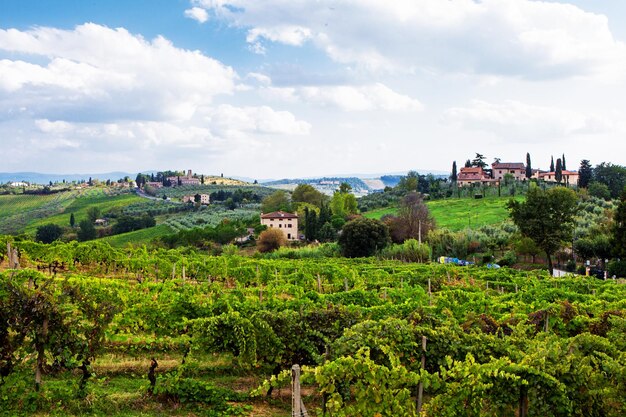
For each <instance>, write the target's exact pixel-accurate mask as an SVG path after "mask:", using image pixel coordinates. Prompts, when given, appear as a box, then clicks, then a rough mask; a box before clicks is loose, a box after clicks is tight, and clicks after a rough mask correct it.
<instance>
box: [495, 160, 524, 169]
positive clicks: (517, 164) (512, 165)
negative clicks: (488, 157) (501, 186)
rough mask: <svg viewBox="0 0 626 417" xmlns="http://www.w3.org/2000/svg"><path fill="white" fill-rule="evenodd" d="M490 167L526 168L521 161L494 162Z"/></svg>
mask: <svg viewBox="0 0 626 417" xmlns="http://www.w3.org/2000/svg"><path fill="white" fill-rule="evenodd" d="M491 167H492V168H493V169H526V167H525V166H524V164H523V163H521V162H494V163H493V164H491Z"/></svg>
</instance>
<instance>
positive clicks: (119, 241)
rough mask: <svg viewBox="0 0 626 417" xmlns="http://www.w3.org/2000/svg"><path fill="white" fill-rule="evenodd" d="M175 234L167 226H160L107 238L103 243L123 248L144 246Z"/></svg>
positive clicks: (103, 239)
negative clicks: (156, 239) (128, 245)
mask: <svg viewBox="0 0 626 417" xmlns="http://www.w3.org/2000/svg"><path fill="white" fill-rule="evenodd" d="M170 233H173V230H172V229H171V228H170V227H169V226H168V225H166V224H160V225H158V226H155V227H149V228H147V229H141V230H135V231H134V232H128V233H122V234H119V235H115V236H107V237H105V238H102V241H104V242H107V243H109V244H110V245H111V246H114V247H117V248H121V247H124V246H126V245H127V244H129V243H130V244H132V245H135V246H137V245H142V244H148V243H150V241H152V240H153V239H155V238H157V237H160V236H164V235H167V234H170Z"/></svg>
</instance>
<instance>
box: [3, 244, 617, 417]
mask: <svg viewBox="0 0 626 417" xmlns="http://www.w3.org/2000/svg"><path fill="white" fill-rule="evenodd" d="M0 244H2V247H5V246H6V242H4V241H2V239H1V238H0ZM12 245H13V247H15V248H16V249H17V252H18V253H19V263H20V268H21V269H19V270H8V269H5V270H4V272H2V274H1V275H0V314H2V315H3V320H2V321H1V322H0V323H2V324H1V325H2V326H3V327H1V328H0V339H2V340H0V349H2V350H1V351H0V375H1V379H0V409H2V410H7V412H8V413H9V414H11V415H15V414H20V413H22V414H29V413H37V415H83V414H90V415H91V414H107V415H207V416H231V415H233V416H252V415H254V416H259V415H266V416H270V415H271V416H289V415H291V414H290V395H291V394H290V390H289V389H288V383H289V369H290V368H291V365H292V364H295V363H297V364H300V365H301V366H302V367H303V377H302V382H303V386H302V391H303V394H304V403H305V404H306V407H307V409H308V410H309V413H310V415H315V416H322V415H326V416H333V417H338V416H372V417H373V416H417V415H420V414H419V413H418V409H419V408H421V413H422V414H421V415H424V416H520V417H521V416H623V415H625V413H626V399H625V397H624V392H625V389H626V368H625V366H626V338H625V337H624V335H625V334H626V315H625V313H626V286H624V282H622V281H614V280H608V281H601V280H595V279H588V278H581V277H576V278H574V277H567V278H550V277H548V276H547V275H545V274H544V273H541V272H523V271H515V270H508V269H505V268H503V269H500V270H489V269H481V268H477V267H469V268H461V267H456V266H450V265H432V264H431V265H424V264H410V263H401V262H395V261H379V260H375V259H373V258H368V259H360V260H350V259H342V258H322V259H314V260H288V259H272V260H268V259H256V258H249V257H241V256H238V255H236V254H234V253H233V252H231V254H230V255H225V256H221V257H213V256H207V255H204V254H201V253H198V252H195V251H192V250H189V249H181V250H164V249H157V250H154V251H148V250H146V249H145V248H138V249H130V248H126V249H114V248H112V247H110V246H109V245H107V244H105V243H103V242H92V243H84V244H78V243H76V242H73V243H68V244H61V243H56V244H53V245H43V244H38V243H33V242H28V241H16V242H12ZM9 262H10V260H9V259H7V257H6V256H4V259H3V260H2V267H3V268H6V267H7V266H9ZM37 270H39V271H37Z"/></svg>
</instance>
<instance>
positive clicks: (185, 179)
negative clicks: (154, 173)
mask: <svg viewBox="0 0 626 417" xmlns="http://www.w3.org/2000/svg"><path fill="white" fill-rule="evenodd" d="M167 181H168V182H169V183H170V184H171V186H172V187H177V186H179V185H200V179H199V178H196V177H194V176H193V172H192V171H191V170H188V171H187V175H184V176H176V177H167ZM146 185H148V186H150V187H152V188H162V187H163V183H162V182H160V181H147V182H146ZM206 204H208V203H206Z"/></svg>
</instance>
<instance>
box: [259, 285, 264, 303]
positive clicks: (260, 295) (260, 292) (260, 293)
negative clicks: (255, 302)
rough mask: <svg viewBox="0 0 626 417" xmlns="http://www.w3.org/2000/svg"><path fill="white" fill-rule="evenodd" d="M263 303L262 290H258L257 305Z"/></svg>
mask: <svg viewBox="0 0 626 417" xmlns="http://www.w3.org/2000/svg"><path fill="white" fill-rule="evenodd" d="M262 302H263V288H259V303H262Z"/></svg>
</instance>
